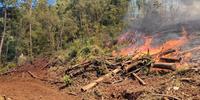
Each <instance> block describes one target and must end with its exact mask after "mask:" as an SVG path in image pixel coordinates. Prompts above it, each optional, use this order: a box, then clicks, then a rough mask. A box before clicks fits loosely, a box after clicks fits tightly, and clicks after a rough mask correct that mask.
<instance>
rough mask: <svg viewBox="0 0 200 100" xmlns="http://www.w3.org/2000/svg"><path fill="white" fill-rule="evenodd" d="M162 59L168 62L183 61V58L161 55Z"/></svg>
mask: <svg viewBox="0 0 200 100" xmlns="http://www.w3.org/2000/svg"><path fill="white" fill-rule="evenodd" d="M160 60H161V61H164V62H167V63H176V62H181V60H182V58H181V57H179V58H166V57H161V58H160Z"/></svg>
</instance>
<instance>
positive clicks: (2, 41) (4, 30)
mask: <svg viewBox="0 0 200 100" xmlns="http://www.w3.org/2000/svg"><path fill="white" fill-rule="evenodd" d="M6 20H7V11H6V7H5V9H4V28H3V34H2V38H1V44H0V59H1V56H2V49H3V43H4V38H5V35H6V28H7V27H6Z"/></svg>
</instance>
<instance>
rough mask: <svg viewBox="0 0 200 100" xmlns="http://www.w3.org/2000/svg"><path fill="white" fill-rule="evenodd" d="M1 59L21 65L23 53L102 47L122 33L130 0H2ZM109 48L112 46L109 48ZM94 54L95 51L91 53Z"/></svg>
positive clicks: (68, 54)
mask: <svg viewBox="0 0 200 100" xmlns="http://www.w3.org/2000/svg"><path fill="white" fill-rule="evenodd" d="M0 4H1V5H2V6H1V18H0V19H1V20H0V27H1V30H0V31H1V32H0V33H1V37H2V38H1V46H0V54H1V62H2V65H5V64H7V63H10V62H12V63H13V64H17V63H18V60H19V57H20V55H23V56H24V57H26V58H27V61H31V60H32V59H34V58H35V57H38V56H45V55H52V54H54V53H56V52H63V53H65V54H66V58H69V59H71V58H73V57H76V56H79V55H82V54H81V52H83V51H84V50H85V52H86V53H87V52H90V51H91V49H92V48H97V49H100V51H101V52H106V51H107V50H105V49H104V50H103V49H102V48H103V47H104V46H105V43H107V42H108V41H113V40H114V37H116V36H117V35H118V34H119V33H120V32H122V30H123V27H124V23H123V16H124V15H125V13H126V10H127V6H128V0H102V1H100V0H87V1H85V0H57V1H56V4H53V5H50V4H48V1H47V0H1V3H0ZM108 49H109V48H108ZM91 55H92V54H91Z"/></svg>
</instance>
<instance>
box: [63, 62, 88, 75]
mask: <svg viewBox="0 0 200 100" xmlns="http://www.w3.org/2000/svg"><path fill="white" fill-rule="evenodd" d="M90 64H91V61H85V62H83V63H80V64H76V65H73V66H71V67H69V68H68V69H66V70H65V73H67V72H69V71H71V70H75V69H78V68H79V66H82V67H85V66H89V65H90Z"/></svg>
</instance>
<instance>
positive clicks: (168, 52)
mask: <svg viewBox="0 0 200 100" xmlns="http://www.w3.org/2000/svg"><path fill="white" fill-rule="evenodd" d="M174 52H176V50H175V49H168V50H166V51H164V52H162V53H160V55H159V56H164V55H168V54H171V53H174Z"/></svg>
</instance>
